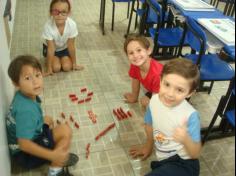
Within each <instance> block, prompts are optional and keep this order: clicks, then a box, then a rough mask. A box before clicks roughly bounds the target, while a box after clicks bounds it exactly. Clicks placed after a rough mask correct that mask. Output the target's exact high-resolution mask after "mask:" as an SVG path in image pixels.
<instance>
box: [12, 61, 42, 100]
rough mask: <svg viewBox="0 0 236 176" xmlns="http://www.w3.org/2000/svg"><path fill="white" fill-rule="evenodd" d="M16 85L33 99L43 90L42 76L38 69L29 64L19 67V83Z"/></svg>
mask: <svg viewBox="0 0 236 176" xmlns="http://www.w3.org/2000/svg"><path fill="white" fill-rule="evenodd" d="M16 87H17V88H18V89H19V90H20V91H21V92H22V93H23V94H24V95H26V96H28V97H30V98H32V99H35V98H36V96H37V95H39V94H40V93H41V92H42V90H43V77H42V73H41V71H40V70H37V69H35V68H33V67H32V66H30V65H25V66H23V67H22V69H21V73H20V79H19V83H18V84H17V85H16Z"/></svg>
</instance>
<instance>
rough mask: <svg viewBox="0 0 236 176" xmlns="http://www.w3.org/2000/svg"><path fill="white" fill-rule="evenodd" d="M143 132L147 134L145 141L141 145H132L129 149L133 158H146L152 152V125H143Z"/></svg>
mask: <svg viewBox="0 0 236 176" xmlns="http://www.w3.org/2000/svg"><path fill="white" fill-rule="evenodd" d="M145 132H146V135H147V141H146V143H145V144H144V145H143V146H141V147H132V148H131V149H130V151H129V152H130V155H131V156H132V157H133V158H137V157H141V159H142V160H146V159H147V158H148V157H149V156H150V155H151V154H152V149H153V144H154V141H153V128H152V126H150V125H145Z"/></svg>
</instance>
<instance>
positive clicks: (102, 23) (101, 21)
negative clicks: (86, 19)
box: [99, 0, 106, 35]
mask: <svg viewBox="0 0 236 176" xmlns="http://www.w3.org/2000/svg"><path fill="white" fill-rule="evenodd" d="M105 7H106V0H101V4H100V19H99V25H100V27H101V29H102V34H103V35H105V11H106V8H105Z"/></svg>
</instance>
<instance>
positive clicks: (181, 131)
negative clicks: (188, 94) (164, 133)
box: [173, 120, 188, 144]
mask: <svg viewBox="0 0 236 176" xmlns="http://www.w3.org/2000/svg"><path fill="white" fill-rule="evenodd" d="M187 138H188V128H187V120H185V121H184V122H183V124H182V125H181V126H180V127H177V128H176V129H175V130H174V134H173V139H174V140H175V141H176V142H179V143H181V144H184V143H185V141H186V139H187Z"/></svg>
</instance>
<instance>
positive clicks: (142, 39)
mask: <svg viewBox="0 0 236 176" xmlns="http://www.w3.org/2000/svg"><path fill="white" fill-rule="evenodd" d="M132 41H137V42H138V43H139V44H140V45H142V46H143V47H144V48H146V49H148V48H150V42H149V41H148V39H147V38H146V37H144V36H143V35H140V34H130V35H128V37H127V38H126V40H125V43H124V51H125V53H126V54H127V46H128V44H129V43H130V42H132Z"/></svg>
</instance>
